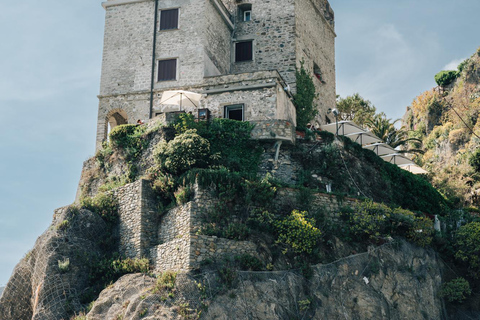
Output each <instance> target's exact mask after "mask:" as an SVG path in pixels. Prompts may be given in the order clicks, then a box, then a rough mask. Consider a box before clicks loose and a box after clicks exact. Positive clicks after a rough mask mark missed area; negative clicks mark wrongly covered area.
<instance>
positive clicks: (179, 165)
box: [155, 129, 210, 174]
mask: <svg viewBox="0 0 480 320" xmlns="http://www.w3.org/2000/svg"><path fill="white" fill-rule="evenodd" d="M209 155H210V142H208V140H207V139H205V138H202V137H201V136H200V135H198V134H197V131H196V130H194V129H192V130H187V131H185V132H184V133H181V134H179V135H177V136H176V137H175V138H174V139H173V140H171V141H170V142H165V141H161V142H160V143H159V144H158V145H157V147H156V149H155V157H156V161H157V163H158V165H159V166H160V168H161V169H165V170H166V171H168V172H169V173H172V174H179V173H182V172H185V171H187V170H189V169H191V168H195V167H205V166H206V165H207V163H208V158H209Z"/></svg>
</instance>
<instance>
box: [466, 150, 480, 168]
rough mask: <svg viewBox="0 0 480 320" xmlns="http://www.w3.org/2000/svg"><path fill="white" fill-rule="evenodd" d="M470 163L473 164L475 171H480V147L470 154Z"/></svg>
mask: <svg viewBox="0 0 480 320" xmlns="http://www.w3.org/2000/svg"><path fill="white" fill-rule="evenodd" d="M468 163H469V164H470V165H471V166H472V168H473V170H475V172H478V173H480V149H477V150H475V152H474V153H473V154H472V155H471V156H470V159H469V160H468Z"/></svg>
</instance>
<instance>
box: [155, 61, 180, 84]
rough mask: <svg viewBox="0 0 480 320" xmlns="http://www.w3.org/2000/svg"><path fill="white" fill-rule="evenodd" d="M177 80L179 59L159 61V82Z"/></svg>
mask: <svg viewBox="0 0 480 320" xmlns="http://www.w3.org/2000/svg"><path fill="white" fill-rule="evenodd" d="M176 79H177V59H170V60H160V61H158V81H167V80H176Z"/></svg>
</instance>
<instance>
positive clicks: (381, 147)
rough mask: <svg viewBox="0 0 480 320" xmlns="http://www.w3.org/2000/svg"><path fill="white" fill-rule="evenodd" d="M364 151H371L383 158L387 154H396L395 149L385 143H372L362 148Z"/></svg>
mask: <svg viewBox="0 0 480 320" xmlns="http://www.w3.org/2000/svg"><path fill="white" fill-rule="evenodd" d="M364 148H365V149H368V150H372V151H373V152H375V154H376V155H377V156H384V155H387V154H392V153H396V152H397V151H395V149H393V148H392V147H390V146H389V145H388V144H386V143H374V144H369V145H366V146H364Z"/></svg>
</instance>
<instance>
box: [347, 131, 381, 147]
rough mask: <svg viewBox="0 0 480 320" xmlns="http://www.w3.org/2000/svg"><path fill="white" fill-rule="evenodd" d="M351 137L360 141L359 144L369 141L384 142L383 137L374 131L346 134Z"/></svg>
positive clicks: (357, 141)
mask: <svg viewBox="0 0 480 320" xmlns="http://www.w3.org/2000/svg"><path fill="white" fill-rule="evenodd" d="M345 136H346V137H349V138H350V139H351V140H352V141H354V142H356V143H358V144H359V145H362V146H363V145H366V144H369V143H380V142H383V141H382V139H380V138H379V137H377V136H376V135H374V134H373V133H370V132H367V131H362V132H355V133H349V134H346V135H345Z"/></svg>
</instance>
